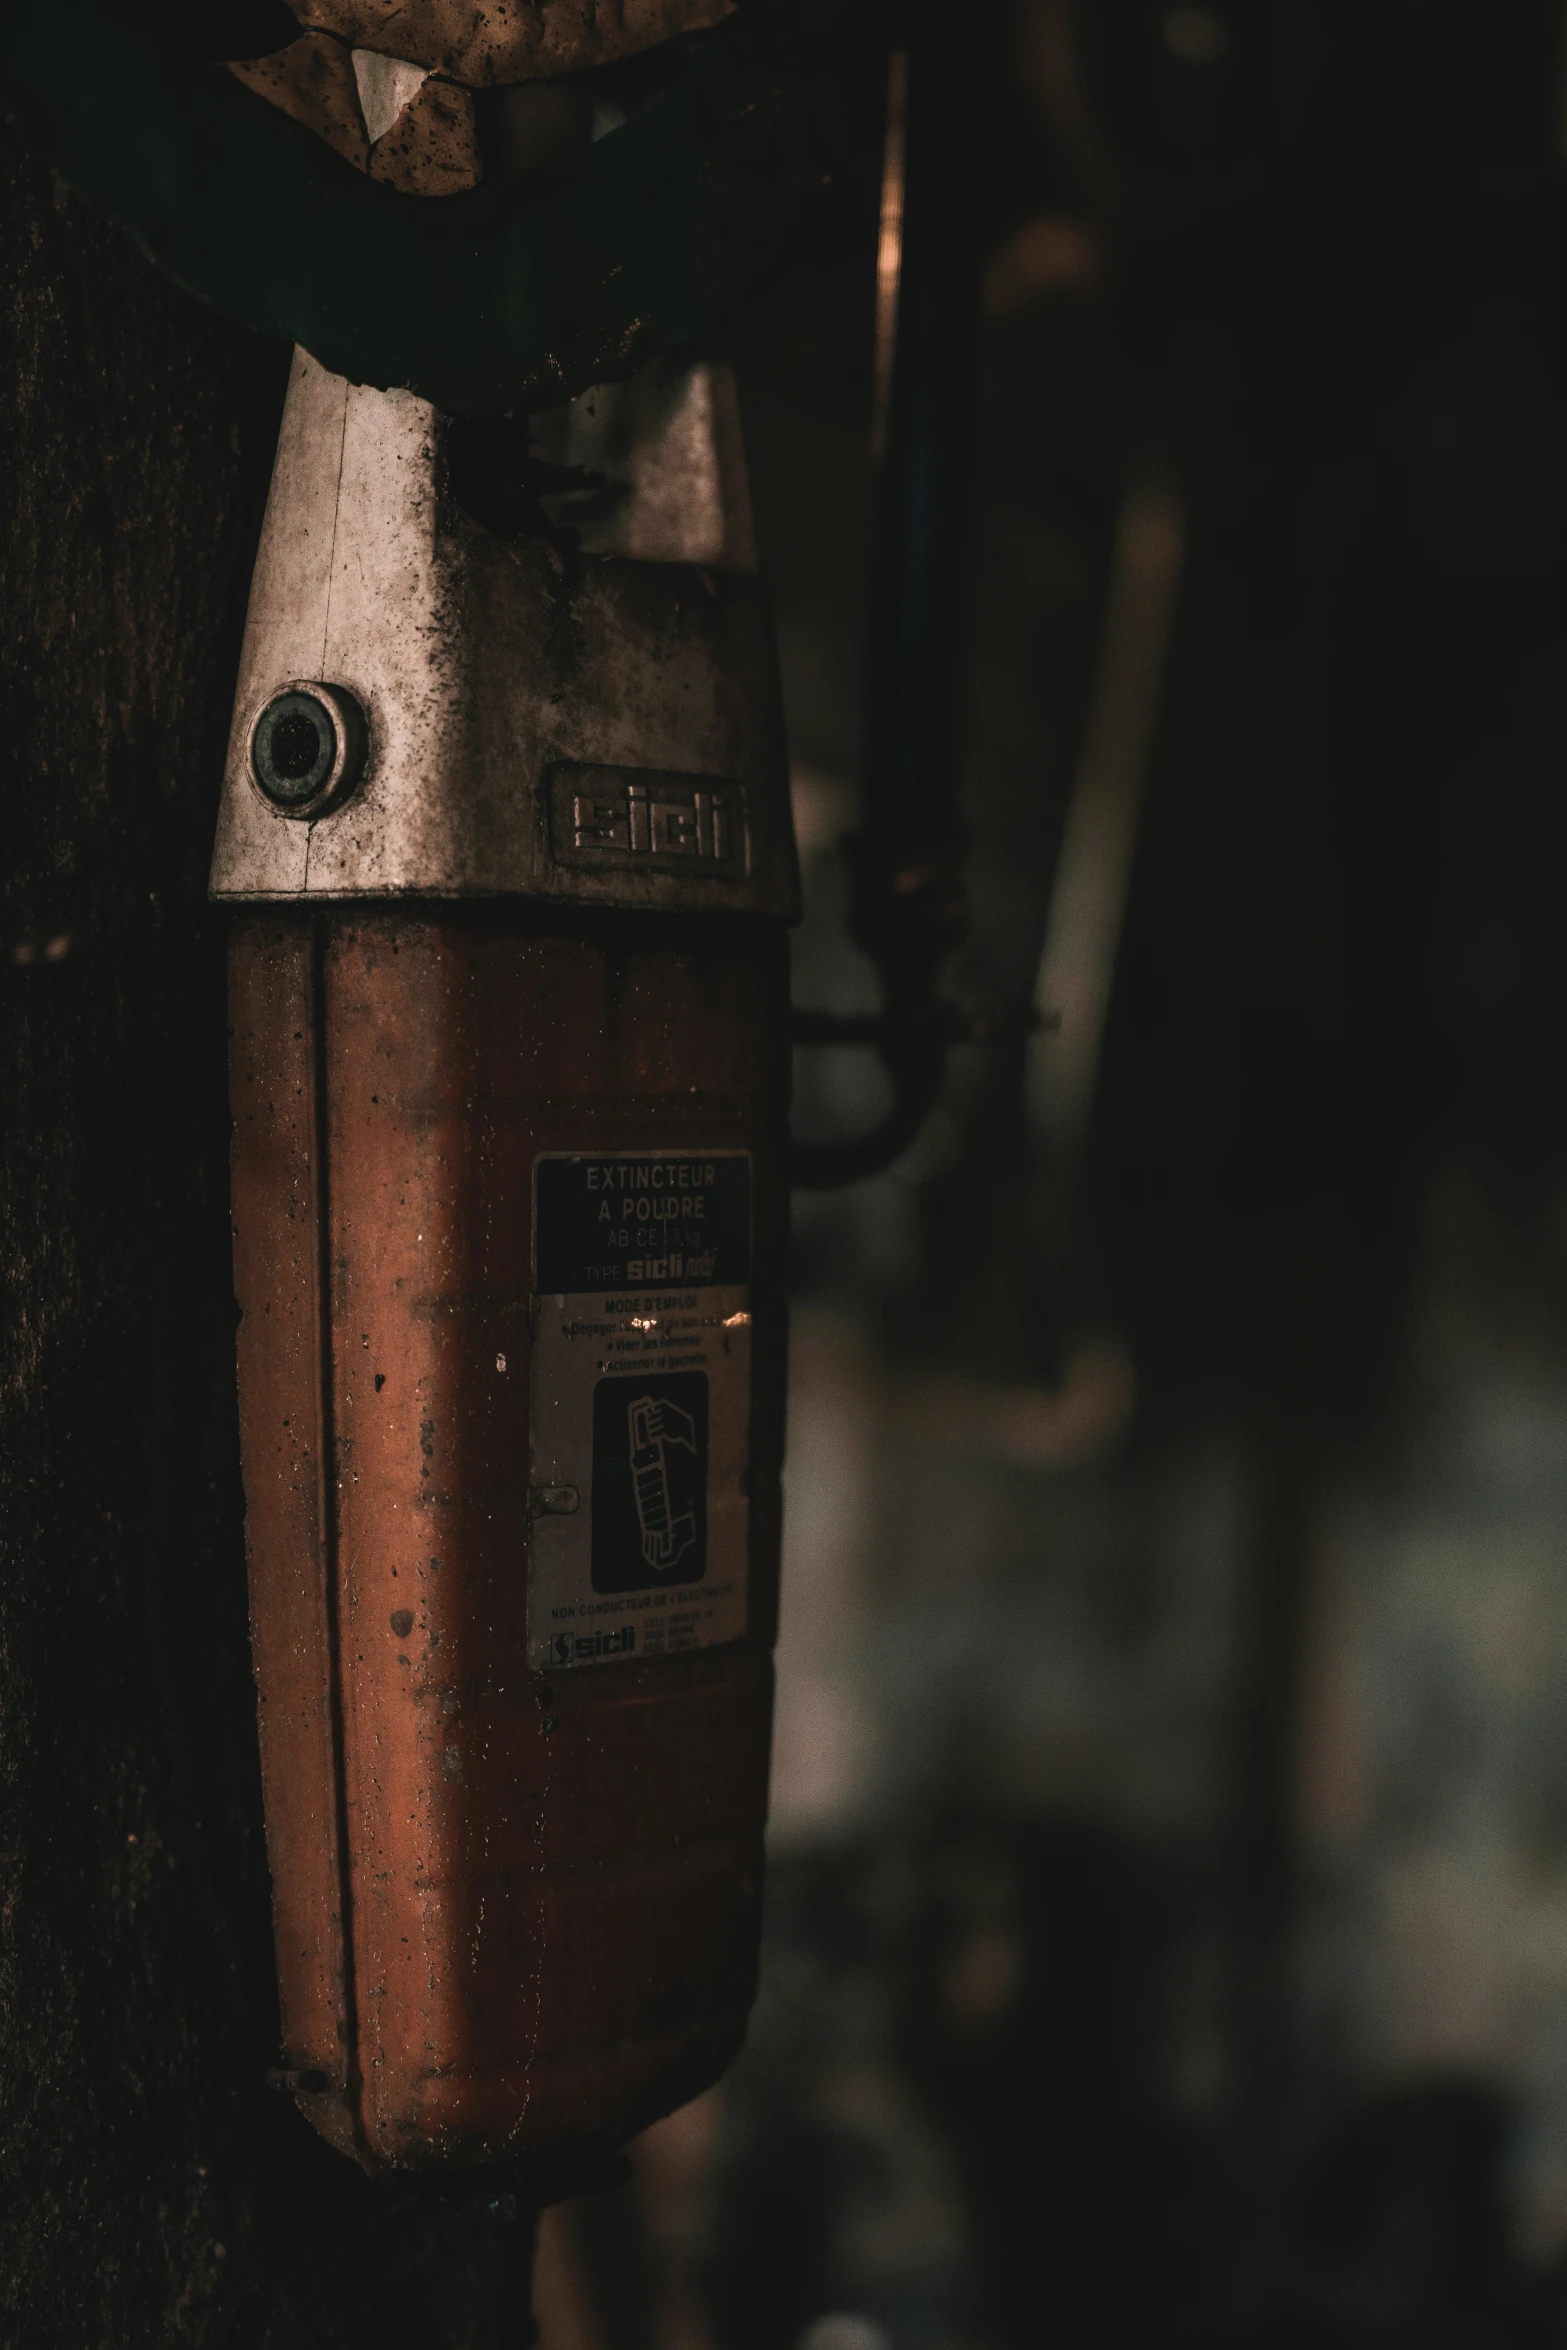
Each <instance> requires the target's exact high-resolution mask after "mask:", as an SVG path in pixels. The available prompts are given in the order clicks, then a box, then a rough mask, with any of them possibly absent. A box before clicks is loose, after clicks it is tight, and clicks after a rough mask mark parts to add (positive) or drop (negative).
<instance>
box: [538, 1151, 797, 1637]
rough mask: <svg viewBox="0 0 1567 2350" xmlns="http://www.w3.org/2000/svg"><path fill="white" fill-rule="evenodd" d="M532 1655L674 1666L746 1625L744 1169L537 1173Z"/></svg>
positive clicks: (729, 1165) (747, 1253) (592, 1162)
mask: <svg viewBox="0 0 1567 2350" xmlns="http://www.w3.org/2000/svg"><path fill="white" fill-rule="evenodd" d="M533 1267H534V1274H533V1286H534V1294H535V1300H536V1310H535V1320H534V1337H533V1358H532V1359H533V1378H532V1414H531V1448H532V1450H531V1460H530V1483H531V1487H532V1531H531V1539H530V1555H529V1567H528V1658H529V1662H530V1663H531V1664H532V1665H533V1666H534V1668H535V1669H536V1670H543V1669H545V1668H552V1669H555V1670H559V1669H562V1668H564V1667H566V1666H571V1665H587V1664H602V1663H605V1662H607V1661H610V1660H613V1659H628V1658H632V1657H657V1656H675V1655H678V1654H681V1653H683V1652H685V1651H688V1650H690V1649H696V1648H712V1647H715V1646H717V1645H718V1644H719V1643H720V1642H722V1641H726V1640H738V1639H739V1638H740V1637H741V1635H742V1634H743V1633H744V1631H745V1619H746V1597H747V1545H748V1540H749V1533H750V1502H749V1498H748V1490H747V1489H748V1484H749V1468H750V1421H751V1161H750V1158H749V1156H748V1155H747V1153H745V1152H743V1151H700V1150H692V1149H691V1148H690V1147H689V1146H688V1145H683V1146H682V1147H681V1148H680V1149H678V1150H673V1151H667V1152H651V1151H646V1150H639V1151H634V1152H633V1151H625V1152H618V1153H617V1152H607V1151H606V1152H603V1153H597V1154H589V1153H566V1152H563V1151H562V1152H551V1153H549V1154H547V1155H545V1156H542V1157H540V1158H539V1159H538V1160H537V1161H536V1162H535V1165H534V1176H533Z"/></svg>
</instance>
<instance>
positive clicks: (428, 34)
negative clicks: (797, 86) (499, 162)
mask: <svg viewBox="0 0 1567 2350" xmlns="http://www.w3.org/2000/svg"><path fill="white" fill-rule="evenodd" d="M293 4H294V14H295V15H296V16H297V17H298V18H299V21H300V23H301V24H305V25H315V26H319V27H321V28H322V29H323V30H324V31H326V32H329V33H333V34H335V35H336V36H337V38H338V39H339V40H345V41H350V42H352V43H353V44H354V45H355V46H356V47H358V48H361V49H376V50H380V51H382V52H383V53H385V54H386V55H389V56H392V57H407V58H411V59H412V60H413V62H414V63H415V64H418V65H424V66H430V67H433V68H436V69H437V70H439V71H440V72H442V73H449V74H453V75H455V76H456V78H457V79H458V80H459V81H464V82H471V83H474V84H475V85H482V84H486V83H492V82H521V81H531V80H533V79H535V78H536V77H539V76H541V75H546V74H550V75H553V74H561V73H577V72H581V71H582V70H584V69H585V68H587V67H591V66H596V65H609V64H612V63H613V62H614V60H615V59H617V58H620V57H631V56H635V55H636V53H637V52H638V51H639V50H642V49H651V48H652V47H653V46H654V45H655V43H657V42H659V41H667V40H669V39H670V38H671V37H672V36H673V35H675V34H677V33H693V32H697V31H699V30H701V29H702V28H703V27H704V26H707V25H714V24H718V23H720V22H721V21H722V19H723V18H724V17H726V16H727V15H728V14H729V12H730V8H731V6H732V0H293Z"/></svg>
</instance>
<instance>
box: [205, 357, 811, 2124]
mask: <svg viewBox="0 0 1567 2350" xmlns="http://www.w3.org/2000/svg"><path fill="white" fill-rule="evenodd" d="M477 429H478V428H474V427H454V426H452V425H451V424H449V423H448V422H447V421H446V420H445V419H443V418H442V417H441V416H440V415H438V414H437V413H436V412H435V411H434V410H433V409H431V408H430V407H429V406H428V405H427V404H425V403H424V402H421V401H419V400H416V399H413V398H411V397H408V396H405V395H399V394H395V393H381V392H375V391H370V390H365V389H362V388H358V387H355V386H352V385H349V384H347V383H345V382H344V381H342V380H341V379H340V378H337V377H334V376H332V375H330V374H328V373H327V372H326V371H325V370H323V369H322V368H320V367H319V366H318V365H317V364H316V363H315V362H314V361H313V360H311V359H308V358H306V357H304V356H303V355H301V357H300V358H299V359H298V361H297V362H296V367H295V372H294V377H293V382H292V388H291V392H290V397H289V402H288V408H287V413H286V416H285V420H284V426H283V433H282V438H281V441H280V446H279V451H278V458H277V466H276V472H275V476H274V482H273V489H272V496H271V502H270V504H269V507H268V512H267V518H266V525H265V532H264V537H263V543H262V549H261V555H260V559H259V562H258V565H257V570H256V578H255V586H254V591H253V596H252V602H251V610H250V619H249V625H248V629H247V634H246V640H245V648H244V655H243V662H242V669H241V677H240V685H239V692H238V698H237V703H236V710H235V720H234V728H233V736H232V742H231V750H230V758H229V765H228V772H227V777H226V780H225V785H224V792H223V801H222V811H221V816H220V821H219V828H218V840H217V850H216V856H215V860H214V867H213V878H212V889H213V894H214V896H215V897H216V898H217V899H219V900H220V901H222V902H224V903H226V904H228V905H229V906H230V907H231V908H232V909H233V913H234V917H235V919H234V923H233V945H232V961H231V1009H232V1037H233V1044H232V1077H233V1102H234V1117H235V1140H234V1234H235V1286H236V1290H237V1293H238V1297H239V1302H240V1306H241V1310H242V1319H241V1324H240V1331H239V1342H238V1351H239V1392H240V1417H241V1439H242V1448H243V1466H244V1476H245V1488H246V1509H247V1543H248V1554H249V1566H250V1577H251V1604H252V1632H253V1641H254V1648H255V1660H256V1672H257V1681H258V1687H259V1692H260V1705H261V1737H262V1762H263V1776H264V1790H265V1800H266V1812H267V1838H268V1852H269V1857H270V1861H271V1866H272V1876H273V1888H274V1910H275V1922H276V1931H277V1958H278V1976H279V1986H280V1994H281V2005H282V2028H283V2038H284V2052H283V2066H282V2071H283V2076H284V2078H285V2079H286V2080H287V2082H288V2084H289V2085H290V2086H291V2087H293V2088H294V2090H295V2091H296V2093H297V2094H298V2096H299V2098H300V2101H301V2103H302V2105H303V2106H304V2108H305V2110H306V2111H307V2112H308V2113H309V2114H310V2116H311V2118H312V2119H313V2120H314V2121H315V2122H316V2124H317V2126H318V2127H319V2128H320V2129H321V2130H322V2131H323V2132H324V2133H325V2134H326V2135H327V2136H328V2137H329V2138H330V2139H332V2140H333V2142H334V2143H336V2144H338V2145H339V2146H341V2147H342V2148H343V2149H344V2150H345V2151H346V2152H349V2153H351V2154H353V2155H355V2156H356V2157H357V2158H358V2159H359V2160H360V2161H361V2162H363V2163H364V2164H366V2165H367V2166H368V2167H369V2168H371V2169H377V2170H392V2169H400V2168H417V2167H421V2166H423V2167H435V2166H441V2165H449V2164H463V2163H476V2162H483V2161H489V2160H495V2159H498V2158H500V2157H503V2156H505V2157H510V2156H517V2155H523V2154H537V2153H540V2152H542V2151H544V2150H549V2149H557V2148H562V2147H576V2148H579V2149H580V2148H582V2147H584V2146H586V2147H592V2146H596V2145H607V2144H610V2143H613V2142H614V2141H615V2140H617V2139H619V2138H621V2137H623V2136H625V2135H626V2134H627V2133H628V2132H629V2131H631V2130H633V2129H635V2128H637V2127H639V2126H640V2125H641V2124H643V2123H644V2122H646V2121H648V2120H651V2119H653V2118H654V2117H655V2116H656V2115H657V2114H659V2113H661V2112H664V2111H667V2110H668V2109H669V2108H670V2107H671V2106H673V2105H674V2104H677V2103H679V2102H681V2101H682V2100H683V2099H684V2098H686V2097H688V2096H690V2095H692V2094H694V2093H695V2092H696V2091H697V2090H698V2089H699V2088H701V2087H702V2086H703V2085H705V2083H706V2082H707V2081H709V2080H710V2079H712V2078H713V2077H714V2076H715V2075H716V2074H717V2072H718V2071H719V2070H721V2068H722V2067H723V2065H724V2064H725V2063H726V2062H727V2061H728V2059H729V2057H730V2056H731V2055H732V2053H733V2052H734V2049H735V2048H736V2046H737V2045H738V2042H739V2040H740V2037H741V2034H742V2032H743V2029H744V2022H745V2016H746V2012H747V2008H748V2005H749V2001H750V1998H751V1994H752V1988H753V1983H754V1973H755V1960H756V1946H757V1931H758V1914H759V1913H758V1903H759V1894H760V1876H761V1862H762V1842H761V1838H762V1825H763V1818H764V1812H765V1800H766V1777H767V1754H768V1738H769V1712H770V1693H771V1659H770V1650H771V1643H772V1638H773V1629H774V1619H775V1612H776V1583H777V1554H778V1533H779V1469H780V1457H781V1449H782V1416H783V1350H784V1297H783V1275H784V1254H785V1245H786V1213H787V1210H786V1202H787V1173H786V1138H785V1131H784V1119H785V1110H786V1099H787V1053H788V1030H787V1020H788V1012H787V987H786V971H785V958H784V934H783V925H784V923H785V922H786V921H787V920H788V919H790V918H791V917H792V915H793V914H794V911H795V904H796V892H797V881H796V873H795V863H794V852H793V845H792V837H791V831H790V823H789V809H788V797H787V771H786V764H785V756H784V746H783V740H782V731H781V725H780V718H779V704H778V696H777V687H776V681H775V674H774V657H773V648H772V640H771V629H770V623H769V618H768V613H767V609H766V605H765V601H764V598H763V595H762V591H761V589H760V587H759V584H758V582H757V581H756V579H755V577H754V574H753V572H752V570H751V568H750V559H749V524H748V519H747V517H746V512H745V504H744V484H743V471H742V470H741V469H740V466H739V452H738V438H737V434H736V433H735V430H734V425H733V415H732V392H731V391H730V389H729V386H728V383H727V378H726V377H725V375H724V373H723V371H722V370H721V369H718V368H716V367H713V366H709V365H706V364H703V365H700V366H697V367H688V368H685V369H675V368H669V367H662V368H661V369H660V370H659V371H657V372H656V373H651V374H649V375H647V376H645V377H643V378H641V379H635V380H634V381H633V383H632V384H631V385H629V386H627V387H624V388H623V389H622V390H621V391H619V392H617V393H615V394H613V395H603V394H600V395H590V396H589V399H588V401H586V402H583V403H578V404H577V407H576V410H575V411H574V412H573V413H572V414H571V415H569V416H568V417H567V419H566V420H565V421H564V422H563V423H561V424H559V425H557V426H556V427H555V428H554V430H555V432H556V436H557V441H558V443H559V446H558V447H557V448H556V450H555V451H554V453H553V454H552V455H550V456H549V457H548V460H547V462H546V460H545V459H543V458H541V456H540V454H539V450H538V445H537V436H536V437H535V442H534V444H533V445H532V446H530V444H529V442H528V439H527V435H526V432H525V430H519V429H518V428H510V429H509V430H508V428H505V427H502V426H496V427H494V428H490V429H491V434H492V438H491V441H490V443H489V444H486V443H485V442H484V441H483V439H482V437H481V439H480V440H478V441H477V442H476V440H475V438H474V435H475V432H476V430H477ZM508 465H510V467H511V471H510V474H509V475H506V467H507V466H508ZM497 468H499V471H500V473H501V474H502V475H504V476H505V478H504V479H502V480H501V482H500V487H499V489H497V488H496V474H497ZM486 485H488V486H486Z"/></svg>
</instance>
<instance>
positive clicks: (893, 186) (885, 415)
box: [871, 48, 909, 469]
mask: <svg viewBox="0 0 1567 2350" xmlns="http://www.w3.org/2000/svg"><path fill="white" fill-rule="evenodd" d="M908 114H909V53H908V51H907V49H902V48H899V49H894V51H893V52H892V55H891V57H890V58H889V59H888V61H887V129H886V136H885V143H884V145H883V150H882V162H881V210H880V215H879V219H878V223H877V232H876V349H875V358H874V362H873V369H874V372H873V379H872V394H871V463H872V464H873V465H874V466H876V467H877V468H878V469H879V468H880V467H881V465H882V464H883V463H884V461H885V459H886V455H887V431H888V426H889V423H890V421H891V414H892V367H893V360H894V358H895V357H896V355H897V348H898V288H899V285H900V284H901V282H902V278H903V191H904V157H905V150H906V148H907V144H908Z"/></svg>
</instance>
